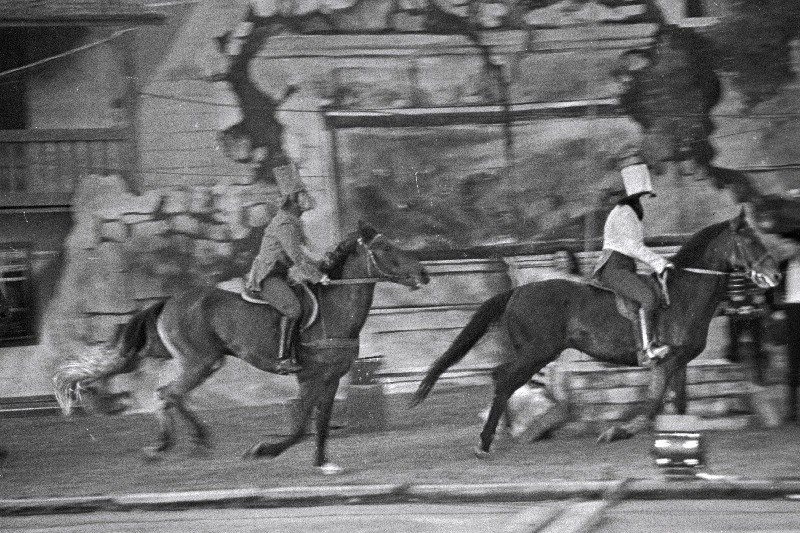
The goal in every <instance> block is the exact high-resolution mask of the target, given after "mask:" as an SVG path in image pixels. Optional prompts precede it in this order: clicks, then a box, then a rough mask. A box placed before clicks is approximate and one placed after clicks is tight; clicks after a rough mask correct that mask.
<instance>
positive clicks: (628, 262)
mask: <svg viewBox="0 0 800 533" xmlns="http://www.w3.org/2000/svg"><path fill="white" fill-rule="evenodd" d="M597 277H598V278H599V279H600V281H601V282H602V283H603V285H605V286H606V287H610V288H612V289H614V291H616V292H617V293H618V294H620V295H622V296H625V297H626V298H630V299H631V300H634V301H636V302H639V305H640V306H641V308H642V309H644V310H645V312H646V313H647V315H648V316H649V315H650V314H651V313H652V312H653V311H654V310H655V309H656V306H657V305H658V295H657V294H656V293H655V292H654V290H653V289H652V288H651V287H650V286H649V285H648V284H647V282H645V281H644V280H643V279H642V278H641V277H640V276H639V275H638V274H637V273H636V261H635V260H634V259H633V258H632V257H628V256H627V255H624V254H621V253H619V252H612V253H611V256H610V257H609V258H608V260H607V261H606V263H605V264H604V265H603V268H601V269H600V272H598V273H597Z"/></svg>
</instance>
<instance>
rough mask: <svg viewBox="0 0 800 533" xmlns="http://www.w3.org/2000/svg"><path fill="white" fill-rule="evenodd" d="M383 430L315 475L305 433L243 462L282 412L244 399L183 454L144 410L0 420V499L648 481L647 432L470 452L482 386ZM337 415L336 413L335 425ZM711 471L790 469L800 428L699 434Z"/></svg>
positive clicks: (282, 424)
mask: <svg viewBox="0 0 800 533" xmlns="http://www.w3.org/2000/svg"><path fill="white" fill-rule="evenodd" d="M391 398H392V400H391V403H390V407H389V413H390V416H389V428H390V429H389V430H387V431H384V432H380V433H370V434H351V433H350V432H348V431H347V429H346V428H344V429H334V430H333V432H332V435H331V439H330V445H329V451H330V455H331V459H332V460H334V461H335V462H337V463H338V464H340V465H341V466H343V467H345V468H346V472H345V473H344V474H342V475H340V476H336V477H322V476H320V475H318V474H317V473H316V472H315V471H314V470H313V469H312V468H311V459H312V456H313V441H311V440H306V441H305V442H302V443H301V444H299V445H297V446H296V447H294V448H293V449H290V450H289V451H288V452H286V453H285V454H284V455H282V456H281V457H279V458H277V459H274V460H257V461H252V460H242V459H241V458H240V456H241V454H242V452H244V451H245V450H246V449H247V448H248V447H249V446H250V445H252V444H253V443H255V442H256V441H257V440H260V439H261V438H265V437H268V436H269V435H275V434H278V433H281V432H284V431H286V430H287V429H288V424H289V420H288V416H287V415H286V414H285V412H284V414H283V415H281V414H280V413H277V412H275V410H271V411H272V413H268V412H265V411H264V410H262V409H258V408H243V409H238V410H225V411H203V412H202V415H203V417H204V419H205V420H206V422H207V423H208V424H209V425H210V426H211V429H212V431H213V437H214V443H215V447H214V449H213V450H211V452H210V453H208V454H207V455H205V456H199V457H198V456H194V455H193V453H192V447H191V445H190V443H189V441H188V438H187V436H186V433H185V428H183V427H181V431H180V433H179V435H180V438H181V441H180V444H179V445H178V446H177V447H176V449H174V450H173V451H171V452H170V453H169V454H168V455H167V457H166V458H165V459H164V460H162V461H158V462H145V461H144V460H143V455H142V453H141V448H142V447H143V446H145V445H146V444H149V443H150V442H151V438H152V436H153V433H154V431H155V421H154V420H153V418H152V417H151V416H149V415H131V416H125V417H115V418H108V417H101V416H79V417H75V418H71V419H64V418H62V417H42V418H29V419H19V418H18V419H6V420H0V428H2V431H1V432H0V434H1V435H2V438H1V441H0V444H2V445H3V446H4V447H6V448H7V449H8V450H9V451H10V452H11V454H10V457H9V458H8V459H7V461H6V462H5V463H4V465H3V466H2V469H0V473H1V474H2V477H1V478H0V497H2V498H29V497H36V496H73V495H93V494H113V493H125V492H162V491H172V490H200V489H228V488H248V487H282V486H295V485H299V486H309V485H325V484H330V485H341V484H369V483H447V482H455V483H476V482H480V483H488V482H511V481H520V482H525V481H531V482H533V481H547V480H599V479H619V478H624V477H633V478H657V477H660V473H659V472H658V471H657V470H656V469H655V467H654V466H653V463H652V459H651V457H650V455H649V451H650V446H651V444H652V434H644V435H640V436H638V437H636V438H634V439H631V440H629V441H625V442H620V443H615V444H611V445H597V444H595V442H594V439H593V438H589V437H586V438H574V437H567V436H563V435H562V436H559V435H557V436H556V437H555V438H553V439H551V440H548V441H545V442H540V443H536V444H521V443H517V442H514V441H512V440H511V439H510V438H508V437H502V438H500V439H499V440H498V441H497V444H496V446H495V455H494V456H493V458H491V459H490V460H485V461H481V460H478V459H476V458H475V457H474V456H473V455H472V450H473V448H474V446H475V444H476V443H477V435H478V432H479V431H480V423H479V420H478V416H477V413H478V412H479V410H480V409H481V408H482V407H484V405H485V404H486V402H487V401H488V400H489V391H488V390H487V389H486V388H485V387H473V388H466V389H459V390H442V391H437V392H435V393H434V394H433V395H432V396H431V397H430V398H429V399H428V400H426V401H425V403H423V404H422V405H421V406H419V407H417V408H416V409H414V410H407V409H406V408H405V404H404V402H405V399H406V398H404V397H401V396H399V395H398V396H396V397H395V396H392V397H391ZM337 420H338V421H341V420H342V417H341V413H339V415H338V416H337V415H335V416H334V422H336V421H337ZM707 437H708V444H709V463H710V467H711V470H712V471H713V472H715V473H720V474H728V475H741V476H743V477H746V478H754V479H755V478H793V477H794V478H800V453H798V452H800V427H798V426H794V425H792V426H785V427H782V428H779V429H775V430H750V431H742V432H718V433H709V434H708V436H707Z"/></svg>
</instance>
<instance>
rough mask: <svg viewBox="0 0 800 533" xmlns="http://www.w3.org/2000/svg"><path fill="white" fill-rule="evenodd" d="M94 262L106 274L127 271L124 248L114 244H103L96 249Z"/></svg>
mask: <svg viewBox="0 0 800 533" xmlns="http://www.w3.org/2000/svg"><path fill="white" fill-rule="evenodd" d="M95 260H96V261H98V262H99V264H100V265H101V268H103V269H104V270H105V271H106V272H125V271H126V270H128V265H127V261H125V257H124V248H123V246H122V245H121V244H118V243H115V242H103V243H101V244H100V245H99V246H98V247H97V255H96V257H95Z"/></svg>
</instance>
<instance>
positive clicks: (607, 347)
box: [412, 211, 780, 457]
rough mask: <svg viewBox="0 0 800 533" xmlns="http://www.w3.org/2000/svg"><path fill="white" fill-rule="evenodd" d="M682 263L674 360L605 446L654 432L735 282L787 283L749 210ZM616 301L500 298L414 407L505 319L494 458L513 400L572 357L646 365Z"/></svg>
mask: <svg viewBox="0 0 800 533" xmlns="http://www.w3.org/2000/svg"><path fill="white" fill-rule="evenodd" d="M672 262H673V263H674V264H675V267H676V269H675V271H674V273H671V274H670V276H669V280H668V282H667V285H668V293H669V296H670V299H671V305H669V306H668V307H662V308H661V309H659V310H658V312H657V317H656V321H655V322H654V324H656V326H655V327H656V331H657V336H658V338H659V339H660V340H661V342H662V343H665V344H667V345H669V346H670V354H669V355H668V357H667V358H665V359H664V360H663V361H662V362H661V363H659V364H658V365H656V366H655V367H654V368H653V369H652V375H651V383H650V387H649V390H648V402H647V405H646V406H645V407H644V409H643V410H642V411H640V412H638V413H636V414H635V416H633V417H631V418H630V419H629V420H628V421H627V423H625V424H622V425H620V426H612V427H611V428H609V429H608V430H606V431H604V432H603V433H602V434H601V435H600V439H599V440H601V441H607V442H610V441H613V440H617V439H621V438H628V437H630V436H632V435H633V434H635V433H637V432H638V431H641V430H642V429H645V428H646V427H647V426H648V424H649V421H650V420H651V419H652V418H653V417H654V416H655V415H656V414H657V413H658V410H659V408H660V406H661V400H662V398H663V396H664V392H665V390H666V386H667V383H668V380H669V379H670V377H671V376H672V375H673V374H674V373H675V371H676V370H677V369H679V368H682V367H684V366H685V365H686V364H687V363H688V362H689V361H691V360H692V359H694V358H695V357H696V356H697V355H698V354H700V352H702V351H703V349H704V348H705V345H706V337H707V335H708V327H709V324H710V322H711V318H712V317H713V316H714V313H715V311H716V308H717V306H718V305H719V303H720V302H721V301H722V299H723V298H724V296H725V287H726V276H725V273H728V272H731V271H733V270H735V269H741V270H744V271H746V272H748V273H749V275H750V277H751V279H753V281H755V282H756V283H757V284H758V285H759V286H761V287H772V286H775V285H776V284H777V283H778V281H779V280H780V274H779V272H778V267H777V265H776V264H775V261H774V260H773V259H772V257H771V256H769V255H768V253H767V250H766V249H765V248H764V245H763V244H762V243H761V241H760V240H759V238H758V236H757V235H756V233H755V231H754V230H753V228H752V227H751V226H750V225H749V223H748V222H747V219H746V218H745V213H744V211H742V213H741V215H739V216H737V217H734V218H733V219H732V220H730V221H726V222H721V223H718V224H714V225H712V226H709V227H707V228H705V229H703V230H701V231H699V232H698V233H696V234H695V235H694V236H692V237H691V238H690V239H689V241H688V242H687V243H686V244H684V246H683V247H681V249H680V250H679V251H678V253H677V254H676V255H675V256H674V257H673V258H672ZM614 299H615V297H614V295H613V294H611V293H610V292H608V291H605V290H602V289H598V288H596V287H593V286H592V285H590V284H588V283H581V282H574V281H567V280H548V281H542V282H538V283H537V282H534V283H529V284H527V285H523V286H521V287H518V288H515V289H512V290H510V291H507V292H505V293H502V294H498V295H497V296H494V297H493V298H490V299H489V300H487V301H486V302H484V303H483V304H482V305H481V306H480V307H479V308H478V310H477V311H476V313H475V314H474V315H473V317H472V318H471V319H470V321H469V323H468V324H467V325H466V327H465V328H464V329H463V330H462V331H461V332H460V333H459V334H458V336H457V337H456V339H455V340H454V341H453V344H452V345H451V346H450V347H449V348H448V349H447V351H445V353H444V354H442V355H441V356H440V357H439V358H438V359H437V360H436V361H435V362H434V363H433V365H432V366H431V367H430V369H429V370H428V372H427V374H426V376H425V378H424V379H423V380H422V382H421V383H420V385H419V388H418V389H417V392H416V395H415V396H414V398H413V400H412V406H413V405H417V404H418V403H419V402H421V401H422V400H424V399H425V398H426V397H427V396H428V394H429V393H430V391H431V389H432V388H433V386H434V384H435V383H436V381H437V379H439V376H441V374H442V373H443V372H444V371H445V370H447V369H448V368H449V367H450V366H452V365H453V364H455V363H456V362H458V361H459V360H461V359H462V358H463V357H464V355H466V353H467V352H468V351H469V350H470V349H471V348H472V346H473V345H474V344H475V343H476V342H477V341H478V340H479V339H480V338H481V337H482V336H483V335H484V333H485V332H486V331H487V329H488V328H489V326H490V324H491V323H493V322H495V321H496V320H502V327H503V328H504V330H505V333H506V334H507V339H508V341H509V343H510V348H511V349H510V350H508V351H507V353H506V360H505V361H504V362H503V363H502V364H500V365H499V366H498V367H497V368H496V369H495V371H494V382H495V394H494V401H493V403H492V407H491V410H490V412H489V416H488V419H487V420H486V424H485V426H484V428H483V431H482V432H481V435H480V436H481V441H480V446H479V448H478V449H477V450H476V453H477V454H478V456H479V457H482V456H485V455H487V454H488V453H489V452H490V448H491V444H492V440H493V439H494V435H495V431H496V429H497V423H498V420H499V419H500V416H501V415H502V414H503V412H504V411H505V409H506V407H507V401H508V399H509V398H510V397H511V395H512V394H513V393H514V391H516V390H517V389H518V388H519V387H521V386H522V385H524V384H525V383H527V382H528V380H529V379H530V378H531V376H533V374H535V373H536V372H538V371H539V370H540V369H542V368H543V367H544V366H545V365H546V364H547V363H549V362H551V361H553V360H554V359H556V358H557V357H558V355H559V354H560V353H561V352H562V351H564V350H565V349H566V348H575V349H577V350H580V351H582V352H584V353H587V354H589V355H591V356H593V357H594V358H596V359H599V360H601V361H606V362H609V363H616V364H621V365H627V366H636V365H637V357H636V355H637V351H638V347H637V344H636V335H635V330H634V328H633V324H632V323H631V322H630V321H629V320H628V319H626V318H624V317H623V316H622V315H620V314H619V313H618V312H617V309H616V305H615V301H614Z"/></svg>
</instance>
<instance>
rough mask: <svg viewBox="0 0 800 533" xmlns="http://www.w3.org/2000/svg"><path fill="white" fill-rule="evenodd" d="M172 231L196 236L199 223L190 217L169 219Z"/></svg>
mask: <svg viewBox="0 0 800 533" xmlns="http://www.w3.org/2000/svg"><path fill="white" fill-rule="evenodd" d="M169 224H170V227H171V229H172V231H174V232H176V233H185V234H188V235H198V234H199V233H200V230H201V224H200V221H199V220H197V219H196V218H195V217H193V216H191V215H178V216H174V217H172V218H170V221H169Z"/></svg>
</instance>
